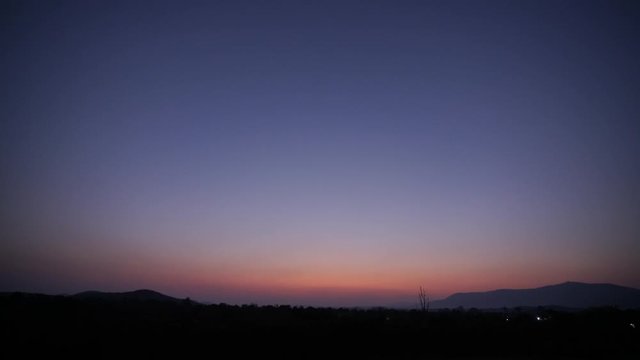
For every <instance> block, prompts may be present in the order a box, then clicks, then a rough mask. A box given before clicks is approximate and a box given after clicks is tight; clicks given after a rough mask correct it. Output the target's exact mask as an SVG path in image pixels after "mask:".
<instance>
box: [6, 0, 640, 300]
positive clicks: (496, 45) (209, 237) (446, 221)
mask: <svg viewBox="0 0 640 360" xmlns="http://www.w3.org/2000/svg"><path fill="white" fill-rule="evenodd" d="M1 7H2V8H1V9H0V14H2V15H0V17H1V18H0V20H1V31H0V36H1V38H0V39H1V41H2V55H1V56H0V62H1V64H2V66H1V67H0V83H1V84H2V86H0V89H1V90H2V97H0V102H1V107H0V119H1V120H0V124H1V131H0V225H1V226H0V291H13V290H24V291H39V292H48V293H72V292H78V291H82V290H87V289H101V290H113V291H123V290H131V289H136V288H153V289H156V290H160V291H164V292H167V293H169V294H171V295H176V296H191V297H193V298H196V299H199V300H203V301H212V302H219V301H226V302H236V303H247V302H256V303H273V302H278V303H299V304H314V305H336V306H337V305H385V304H392V303H393V304H395V303H402V302H409V303H410V302H412V301H414V297H415V294H416V289H417V287H418V286H420V285H422V286H424V287H425V288H427V289H428V290H429V292H430V293H431V294H433V296H434V297H442V296H446V295H448V294H450V293H452V292H456V291H468V290H488V289H493V288H502V287H529V286H538V285H544V284H549V283H553V282H562V281H566V280H577V281H588V282H613V283H618V284H622V285H628V286H634V287H640V221H638V219H640V117H639V114H640V66H638V64H640V42H639V41H638V38H639V36H640V6H639V5H638V3H637V2H634V1H595V2H594V1H560V2H559V1H166V2H165V1H160V2H147V1H89V2H87V1H52V2H31V1H4V2H2V5H1Z"/></svg>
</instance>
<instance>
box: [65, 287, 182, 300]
mask: <svg viewBox="0 0 640 360" xmlns="http://www.w3.org/2000/svg"><path fill="white" fill-rule="evenodd" d="M73 297H74V298H77V299H88V300H104V301H169V302H178V301H181V300H180V299H176V298H174V297H171V296H168V295H165V294H161V293H159V292H157V291H153V290H148V289H141V290H135V291H127V292H102V291H84V292H81V293H78V294H75V295H73Z"/></svg>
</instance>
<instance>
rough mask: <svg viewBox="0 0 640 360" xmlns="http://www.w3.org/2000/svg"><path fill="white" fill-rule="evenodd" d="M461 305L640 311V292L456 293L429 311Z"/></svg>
mask: <svg viewBox="0 0 640 360" xmlns="http://www.w3.org/2000/svg"><path fill="white" fill-rule="evenodd" d="M460 306H462V307H465V308H478V309H491V308H493V309H497V308H502V307H509V308H512V307H518V306H523V307H527V306H556V307H566V308H575V309H581V308H588V307H595V306H618V307H620V308H640V289H634V288H629V287H624V286H619V285H613V284H586V283H579V282H566V283H562V284H557V285H550V286H543V287H539V288H535V289H502V290H493V291H487V292H469V293H457V294H453V295H451V296H449V297H447V298H446V299H443V300H438V301H433V302H432V303H431V307H432V308H457V307H460Z"/></svg>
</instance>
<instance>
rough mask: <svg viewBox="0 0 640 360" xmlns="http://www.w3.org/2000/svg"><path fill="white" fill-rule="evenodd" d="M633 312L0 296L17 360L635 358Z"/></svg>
mask: <svg viewBox="0 0 640 360" xmlns="http://www.w3.org/2000/svg"><path fill="white" fill-rule="evenodd" d="M637 325H640V311H638V310H619V309H616V308H597V309H589V310H584V311H579V312H563V311H557V310H552V309H545V308H538V309H521V310H517V309H504V310H503V311H495V312H482V311H478V310H475V309H471V310H465V309H456V310H447V311H429V312H424V311H418V310H393V309H366V310H364V309H333V308H312V307H291V306H255V305H243V306H232V305H225V304H218V305H202V304H198V303H195V302H192V301H189V300H184V301H181V302H162V301H128V300H124V301H104V300H95V299H92V300H87V299H78V298H72V297H65V296H46V295H32V294H17V293H16V294H5V295H3V296H0V326H1V329H2V339H3V343H4V344H5V345H4V349H3V351H4V352H5V353H9V354H16V355H17V356H18V357H20V358H25V357H32V356H48V357H50V356H56V358H57V357H59V356H63V357H67V358H80V357H82V358H149V359H151V358H154V359H156V358H169V357H175V358H185V357H198V358H229V357H233V358H247V357H257V356H259V357H260V358H261V359H266V358H273V357H275V358H296V359H304V358H323V359H329V358H393V359H398V358H406V359H420V358H433V357H436V358H438V357H539V358H542V357H551V356H553V357H567V358H573V357H606V358H611V357H615V358H640V328H637Z"/></svg>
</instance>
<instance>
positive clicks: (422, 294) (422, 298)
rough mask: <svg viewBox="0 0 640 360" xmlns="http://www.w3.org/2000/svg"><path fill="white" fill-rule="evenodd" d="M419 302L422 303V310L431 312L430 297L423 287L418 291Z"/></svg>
mask: <svg viewBox="0 0 640 360" xmlns="http://www.w3.org/2000/svg"><path fill="white" fill-rule="evenodd" d="M418 301H419V303H420V310H422V311H425V312H428V311H429V303H430V301H429V297H428V296H427V292H426V291H425V290H424V288H423V287H422V286H420V289H419V290H418Z"/></svg>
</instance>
